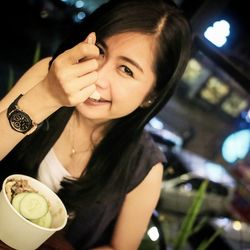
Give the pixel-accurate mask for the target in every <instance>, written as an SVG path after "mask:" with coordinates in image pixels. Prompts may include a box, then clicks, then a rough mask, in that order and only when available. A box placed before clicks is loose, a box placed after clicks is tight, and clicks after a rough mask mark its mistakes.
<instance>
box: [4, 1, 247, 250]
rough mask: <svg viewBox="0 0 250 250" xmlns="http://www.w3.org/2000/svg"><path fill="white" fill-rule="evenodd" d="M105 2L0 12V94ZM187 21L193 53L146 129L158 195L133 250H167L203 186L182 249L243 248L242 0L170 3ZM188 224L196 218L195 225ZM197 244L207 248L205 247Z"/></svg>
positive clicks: (29, 4)
mask: <svg viewBox="0 0 250 250" xmlns="http://www.w3.org/2000/svg"><path fill="white" fill-rule="evenodd" d="M106 1H107V0H105V1H104V0H22V1H20V0H19V1H18V0H12V1H1V8H0V12H1V14H0V27H1V33H2V35H1V39H0V75H1V77H0V97H3V96H4V94H5V93H6V92H7V91H8V89H9V88H10V87H11V86H12V85H13V84H14V82H15V81H16V80H17V79H18V78H19V77H20V76H21V75H22V74H23V73H24V72H25V71H26V70H27V69H28V68H29V67H30V66H31V65H32V64H33V63H34V62H35V61H37V60H38V59H39V58H42V57H46V56H50V55H51V54H52V53H53V52H54V51H55V50H56V48H57V46H58V45H59V44H60V42H61V41H62V39H64V36H65V35H67V34H68V33H69V31H70V29H71V28H72V27H73V26H74V25H77V24H78V23H79V22H81V21H82V20H83V19H84V18H85V17H86V16H87V15H89V14H90V13H91V12H92V11H93V10H95V9H96V8H97V7H98V6H100V5H101V4H103V3H104V2H106ZM175 2H176V4H177V5H178V6H179V7H180V8H181V9H182V10H183V11H184V13H185V15H186V16H187V17H188V18H189V20H190V22H191V25H192V28H193V33H194V42H193V50H192V56H191V58H190V61H189V63H188V66H187V69H186V71H185V73H184V75H183V77H182V79H181V81H180V83H179V87H178V89H177V91H176V92H175V95H174V97H173V98H172V99H171V101H170V102H169V103H168V104H167V105H166V106H165V107H164V109H163V110H162V111H161V112H160V113H159V114H158V115H157V116H156V117H155V118H154V119H152V120H151V121H150V123H149V124H148V125H147V126H146V129H147V130H148V131H149V132H150V133H151V134H152V136H153V138H154V139H155V141H156V142H157V144H158V145H159V147H160V149H161V150H162V151H163V152H164V153H165V154H166V156H167V159H168V163H167V164H166V166H165V173H164V180H163V186H162V194H161V199H160V201H159V204H158V206H157V210H156V211H155V214H154V215H153V216H152V221H151V223H150V225H149V229H148V233H147V235H145V239H144V241H143V243H142V246H141V249H148V250H149V249H161V250H163V249H174V247H173V244H172V243H173V242H174V241H175V239H176V237H177V236H176V235H177V234H178V232H179V231H180V228H181V224H182V222H183V220H184V219H185V218H186V217H187V213H188V209H189V207H190V206H191V204H192V201H193V200H194V199H195V197H196V194H197V192H198V193H199V190H200V189H199V188H200V186H201V184H202V183H203V181H204V180H207V181H208V186H207V189H206V192H205V196H204V199H203V205H202V207H201V209H200V210H199V214H198V215H197V217H196V222H197V221H200V220H201V218H203V217H206V221H205V223H203V226H202V227H201V228H200V229H199V230H194V232H192V234H191V235H190V236H189V237H188V239H187V242H186V243H185V245H184V247H183V249H198V245H199V243H201V242H202V241H204V240H207V241H208V239H209V237H211V235H213V234H214V233H217V232H219V233H218V235H217V237H216V238H215V239H214V240H212V242H211V244H210V245H209V246H208V245H207V246H206V248H207V249H219V248H221V249H224V250H226V249H241V250H242V249H250V227H249V223H250V192H249V191H250V154H249V149H250V98H249V90H250V88H249V86H250V74H249V71H250V60H249V57H250V52H249V51H250V35H249V31H250V29H249V26H250V20H249V19H250V17H249V14H248V13H247V11H245V10H244V9H245V8H247V7H246V1H243V0H237V1H235V0H216V1H213V0H193V1H188V0H175ZM196 222H195V223H196ZM204 249H205V248H204Z"/></svg>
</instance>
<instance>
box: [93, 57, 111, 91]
mask: <svg viewBox="0 0 250 250" xmlns="http://www.w3.org/2000/svg"><path fill="white" fill-rule="evenodd" d="M98 63H99V68H98V78H97V81H96V87H97V88H98V87H99V88H101V89H107V88H108V87H109V86H110V74H111V70H110V65H109V64H108V62H107V61H103V60H99V62H98Z"/></svg>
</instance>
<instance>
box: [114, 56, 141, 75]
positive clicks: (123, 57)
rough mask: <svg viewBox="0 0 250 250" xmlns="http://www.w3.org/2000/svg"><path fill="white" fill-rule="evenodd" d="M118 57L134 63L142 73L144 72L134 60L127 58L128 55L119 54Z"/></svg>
mask: <svg viewBox="0 0 250 250" xmlns="http://www.w3.org/2000/svg"><path fill="white" fill-rule="evenodd" d="M119 58H120V59H122V60H124V61H126V62H128V63H130V64H132V65H134V66H135V67H136V68H137V69H139V70H140V71H141V72H142V73H144V71H143V69H142V67H141V66H140V65H139V64H138V63H137V62H136V61H134V60H133V59H131V58H129V57H126V56H119Z"/></svg>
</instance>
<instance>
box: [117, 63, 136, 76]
mask: <svg viewBox="0 0 250 250" xmlns="http://www.w3.org/2000/svg"><path fill="white" fill-rule="evenodd" d="M120 68H121V70H122V72H124V73H125V74H126V75H128V76H131V77H134V73H133V72H132V70H131V69H130V68H128V67H127V66H126V65H121V66H120Z"/></svg>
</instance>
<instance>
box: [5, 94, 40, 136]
mask: <svg viewBox="0 0 250 250" xmlns="http://www.w3.org/2000/svg"><path fill="white" fill-rule="evenodd" d="M22 96H23V95H22V94H20V95H19V96H18V97H17V98H16V99H15V100H14V101H13V102H12V103H11V104H10V106H9V107H8V110H7V118H8V120H9V124H10V127H11V128H12V129H13V130H15V131H16V132H19V133H22V134H25V135H29V134H31V133H33V132H34V131H35V130H36V129H37V128H38V127H40V126H41V125H42V124H41V123H40V124H37V123H35V122H34V121H33V120H32V119H31V117H30V116H29V114H27V113H26V112H24V111H23V110H22V109H21V108H20V107H19V106H18V102H19V100H20V99H21V98H22Z"/></svg>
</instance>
